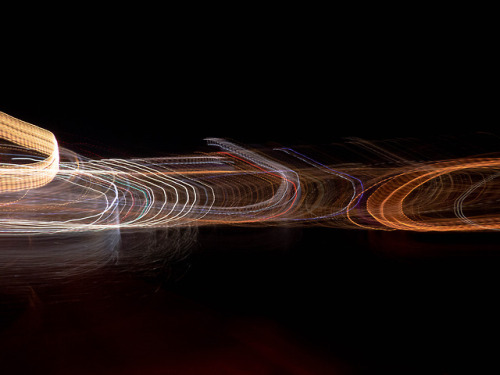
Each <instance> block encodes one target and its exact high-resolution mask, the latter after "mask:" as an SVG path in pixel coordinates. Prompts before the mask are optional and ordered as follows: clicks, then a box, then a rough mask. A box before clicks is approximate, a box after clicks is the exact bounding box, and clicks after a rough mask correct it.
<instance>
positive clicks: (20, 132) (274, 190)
mask: <svg viewBox="0 0 500 375" xmlns="http://www.w3.org/2000/svg"><path fill="white" fill-rule="evenodd" d="M0 140H2V141H3V143H2V144H1V145H0V146H1V147H0V157H1V160H0V234H4V235H18V234H19V235H26V234H55V233H68V232H70V233H71V232H73V233H75V232H77V233H78V232H90V231H102V230H111V229H119V230H127V229H129V230H133V229H142V228H171V227H188V226H202V225H257V224H259V225H268V226H271V225H324V226H331V227H339V228H364V229H374V230H411V231H480V230H498V229H500V216H499V214H498V208H499V207H498V205H499V202H500V193H499V191H500V190H499V189H498V185H497V184H498V177H499V176H500V158H495V157H488V158H484V157H483V158H481V157H470V158H457V159H448V160H444V161H440V160H437V161H431V162H414V161H411V162H405V159H404V158H403V157H399V156H398V155H396V154H393V153H389V152H388V153H387V155H389V156H390V158H391V160H393V161H394V162H393V163H392V164H390V165H388V166H384V167H380V166H377V167H373V166H370V165H359V164H352V165H335V164H328V163H326V162H320V161H316V160H315V159H313V158H312V157H311V156H308V155H306V154H305V153H303V152H299V151H297V150H296V149H292V148H290V147H282V148H275V149H272V150H267V151H266V152H264V151H262V150H257V149H249V148H246V147H243V146H240V145H238V144H236V143H234V142H230V141H227V140H224V139H219V138H208V139H207V142H208V144H209V145H210V146H213V147H216V148H218V151H214V152H211V153H205V154H197V155H186V156H169V157H163V158H135V159H122V158H112V159H89V158H86V157H83V156H81V155H79V154H77V153H75V152H72V151H71V150H68V149H65V148H62V147H59V146H58V143H57V140H56V138H55V136H54V135H53V134H52V133H51V132H50V131H47V130H44V129H42V128H39V127H37V126H35V125H32V124H28V123H26V122H23V121H21V120H18V119H15V118H13V117H11V116H9V115H7V114H4V113H2V112H0ZM363 147H365V148H367V149H369V150H372V151H373V152H375V153H377V154H383V150H382V149H381V148H380V147H378V146H375V145H371V144H370V143H369V142H367V141H363Z"/></svg>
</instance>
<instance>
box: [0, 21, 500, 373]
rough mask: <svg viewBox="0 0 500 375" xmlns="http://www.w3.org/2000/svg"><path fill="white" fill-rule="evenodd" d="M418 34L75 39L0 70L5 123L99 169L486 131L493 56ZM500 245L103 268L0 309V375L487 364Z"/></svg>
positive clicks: (302, 250)
mask: <svg viewBox="0 0 500 375" xmlns="http://www.w3.org/2000/svg"><path fill="white" fill-rule="evenodd" d="M422 27H423V26H421V27H420V28H417V27H415V28H411V27H410V30H407V32H405V33H401V32H399V31H400V28H388V29H387V30H384V31H382V32H376V33H375V32H373V29H369V30H362V31H360V29H359V28H356V27H351V28H344V29H343V30H342V33H339V32H338V30H337V31H335V30H334V31H332V30H329V28H328V27H325V28H324V29H323V28H317V29H314V28H313V29H309V32H308V33H304V32H296V33H293V32H291V31H290V32H285V31H282V30H274V32H273V33H268V32H264V33H262V34H259V35H256V34H255V33H254V32H252V31H251V30H253V29H249V30H247V32H241V33H238V34H237V35H236V34H233V33H232V32H231V30H232V29H231V30H222V31H221V32H220V33H214V34H212V33H210V34H206V33H204V32H198V33H195V34H194V35H191V36H190V37H189V38H184V37H183V38H180V37H178V35H179V34H175V35H174V36H172V35H170V34H169V36H168V37H165V39H163V38H162V37H159V38H156V39H154V40H152V39H151V38H145V37H142V38H141V37H134V36H135V33H131V34H130V35H127V36H125V37H122V38H120V39H119V40H118V39H114V38H110V39H106V40H100V42H99V43H97V42H95V41H92V42H90V43H83V42H82V41H81V40H78V41H75V40H73V39H72V40H71V42H70V43H69V44H70V45H71V48H69V47H68V46H65V47H62V48H60V49H59V50H58V54H57V58H56V59H52V58H51V59H50V62H51V63H50V64H47V65H48V66H46V65H45V64H39V62H41V61H45V60H46V59H47V58H48V57H49V56H53V52H54V51H52V50H47V49H44V48H42V49H41V50H40V51H37V52H34V50H32V51H33V52H31V53H32V54H33V56H32V57H33V59H31V60H30V61H29V63H28V64H26V67H25V68H24V70H23V69H21V72H20V73H19V72H18V70H15V71H14V70H13V71H11V72H10V71H8V72H5V75H6V76H7V77H8V78H10V79H12V81H13V83H12V84H10V83H7V82H6V81H5V83H4V86H3V89H2V91H3V94H4V95H5V96H4V98H3V101H2V103H1V108H0V109H1V110H2V111H4V112H6V113H8V114H11V115H13V116H15V117H19V118H21V119H23V120H26V121H28V122H32V123H34V124H37V125H39V126H41V127H44V128H46V129H49V130H51V131H53V132H54V133H55V134H56V136H57V138H58V139H59V140H60V141H61V144H62V145H68V146H70V145H71V144H74V143H77V142H79V141H80V140H82V141H83V142H85V143H88V142H91V143H92V144H94V145H100V146H99V148H98V150H99V152H100V153H101V154H102V155H105V156H114V154H115V153H117V154H120V155H119V156H123V155H129V156H153V155H154V156H157V155H168V154H174V153H181V154H186V153H192V152H195V151H200V150H204V151H206V150H207V148H206V146H205V145H204V142H203V138H204V137H212V136H216V137H227V138H231V139H234V140H237V141H239V142H241V143H247V144H260V145H266V144H276V143H277V144H282V145H287V146H291V145H297V144H311V145H315V144H316V145H317V144H328V143H331V142H337V141H339V140H341V139H342V137H346V136H358V137H362V138H365V139H386V138H392V137H395V138H397V137H417V138H418V137H419V136H433V135H443V134H445V135H446V134H450V135H455V134H456V135H459V134H464V133H466V132H471V131H472V132H473V131H488V132H495V131H496V127H497V124H498V116H497V114H496V106H497V104H496V102H495V100H496V99H495V96H494V95H493V93H494V87H495V86H494V79H493V78H494V76H493V69H492V64H493V63H494V61H492V54H491V52H490V51H491V49H490V47H489V46H488V44H487V43H484V44H483V43H481V40H480V39H477V38H474V37H471V36H469V35H468V34H467V33H464V34H458V33H457V34H453V33H449V32H444V33H442V34H439V35H438V34H434V33H431V34H430V35H425V36H424V35H422V33H421V32H420V31H421V30H422ZM377 30H378V29H377ZM181 34H182V35H183V36H184V33H181ZM23 66H25V65H23ZM10 79H9V81H10ZM497 243H498V235H497V234H496V233H492V234H440V235H436V234H411V233H399V232H390V233H378V232H377V233H372V232H367V231H346V230H340V229H327V228H295V229H290V228H268V229H266V228H260V229H257V228H204V229H202V230H200V233H199V234H198V239H197V243H196V245H194V246H193V247H192V248H191V249H190V255H189V256H188V257H187V258H186V259H184V260H182V261H178V262H175V263H174V264H173V265H169V266H168V267H166V268H165V269H163V270H162V272H159V273H156V274H154V276H151V275H148V276H147V277H145V276H144V275H143V273H141V272H134V271H133V269H132V270H130V272H125V273H124V272H118V271H117V270H116V269H114V268H113V267H112V266H110V267H108V268H105V269H103V270H100V271H99V272H96V273H95V274H93V275H90V276H86V277H82V278H75V279H72V280H69V281H65V282H64V283H62V284H61V285H60V284H58V283H57V281H53V282H51V283H49V284H50V285H49V286H44V287H39V288H37V287H33V290H34V292H33V293H34V294H33V293H31V292H30V293H28V294H29V295H28V296H27V297H21V299H22V298H25V299H24V301H25V302H23V303H21V304H19V302H16V303H17V304H16V305H15V306H16V307H15V308H14V307H12V305H11V303H10V301H11V300H12V299H13V297H12V295H11V294H9V297H8V298H7V297H4V301H5V302H2V304H1V306H2V314H3V316H4V320H3V323H2V327H1V329H2V330H3V331H2V332H3V333H2V348H3V349H4V351H3V354H2V357H1V358H2V364H3V366H5V368H8V369H9V370H10V371H13V370H14V369H20V370H21V371H22V370H33V369H39V370H40V371H44V370H46V371H47V372H52V373H68V372H71V373H88V372H89V371H93V373H122V374H123V373H169V372H167V371H169V370H171V371H173V372H172V373H198V374H212V373H214V374H225V373H228V374H247V373H248V374H253V373H259V374H260V373H262V374H281V373H291V374H309V373H311V374H316V373H318V374H322V373H325V374H329V373H384V374H387V373H399V374H400V373H426V374H431V373H436V374H445V373H456V372H457V371H460V370H463V369H464V368H472V369H474V368H476V366H479V365H481V366H484V365H486V366H496V364H495V358H496V357H497V349H498V344H497V336H498V333H499V327H498V323H497V321H498V313H499V312H500V311H499V310H498V307H497V306H496V298H497V297H496V294H497V290H498V285H499V282H500V280H498V278H499V277H498V266H499V265H500V261H499V259H498V256H497V251H498V245H497ZM6 295H7V294H6ZM68 295H69V296H74V298H68V297H67V296H68ZM58 296H59V297H58ZM61 296H62V297H61ZM16 301H17V299H16ZM155 371H156V372H155ZM175 371H177V372H175Z"/></svg>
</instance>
